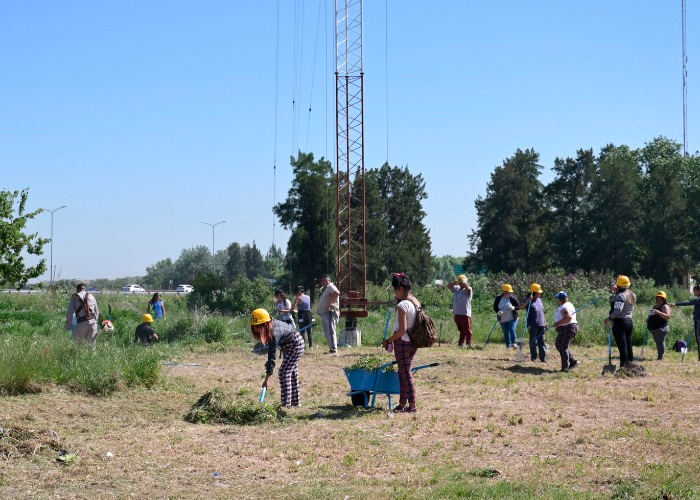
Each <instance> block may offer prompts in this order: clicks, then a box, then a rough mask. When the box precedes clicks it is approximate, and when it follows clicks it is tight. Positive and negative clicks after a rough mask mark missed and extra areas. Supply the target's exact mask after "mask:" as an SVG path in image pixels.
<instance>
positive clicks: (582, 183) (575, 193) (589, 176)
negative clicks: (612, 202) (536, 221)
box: [540, 149, 596, 272]
mask: <svg viewBox="0 0 700 500" xmlns="http://www.w3.org/2000/svg"><path fill="white" fill-rule="evenodd" d="M595 167H596V164H595V155H594V154H593V150H592V149H585V150H584V149H579V150H578V151H577V152H576V158H566V159H561V158H556V159H555V160H554V168H553V170H554V173H555V178H554V180H553V181H552V182H550V183H549V184H548V185H547V186H546V187H545V188H544V197H543V201H544V208H545V213H544V215H543V217H542V219H541V220H542V223H543V224H544V225H545V228H544V229H545V232H546V237H545V241H546V242H547V245H543V251H542V253H541V254H540V255H541V258H544V259H546V263H545V265H544V266H542V267H543V268H554V267H561V268H563V269H565V270H567V271H570V272H573V271H575V270H577V269H583V270H588V269H589V263H587V262H585V261H584V260H583V255H584V252H585V247H586V243H587V240H588V236H589V234H590V231H591V230H590V217H591V210H592V205H591V204H592V191H591V189H592V185H593V178H594V175H595Z"/></svg>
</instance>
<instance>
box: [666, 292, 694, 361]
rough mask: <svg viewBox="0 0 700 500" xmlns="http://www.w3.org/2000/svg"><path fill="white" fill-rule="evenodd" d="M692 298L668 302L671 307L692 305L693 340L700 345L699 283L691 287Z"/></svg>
mask: <svg viewBox="0 0 700 500" xmlns="http://www.w3.org/2000/svg"><path fill="white" fill-rule="evenodd" d="M693 295H695V298H694V299H690V300H689V301H687V302H676V303H675V304H670V306H671V307H678V306H694V309H693V323H694V327H695V341H696V342H697V344H696V345H699V346H700V285H695V286H694V287H693ZM698 361H700V348H699V349H698Z"/></svg>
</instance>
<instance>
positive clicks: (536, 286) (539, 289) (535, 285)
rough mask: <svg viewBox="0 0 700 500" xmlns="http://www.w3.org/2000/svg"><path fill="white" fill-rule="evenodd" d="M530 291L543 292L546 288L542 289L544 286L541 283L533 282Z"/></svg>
mask: <svg viewBox="0 0 700 500" xmlns="http://www.w3.org/2000/svg"><path fill="white" fill-rule="evenodd" d="M530 291H531V292H535V293H543V292H544V290H542V287H541V286H540V285H539V283H533V284H532V285H530Z"/></svg>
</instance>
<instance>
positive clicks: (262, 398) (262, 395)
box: [260, 387, 267, 403]
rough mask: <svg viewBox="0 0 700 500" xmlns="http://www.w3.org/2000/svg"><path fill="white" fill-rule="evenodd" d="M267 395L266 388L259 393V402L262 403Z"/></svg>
mask: <svg viewBox="0 0 700 500" xmlns="http://www.w3.org/2000/svg"><path fill="white" fill-rule="evenodd" d="M266 395H267V387H263V388H262V392H261V393H260V402H261V403H264V402H265V396H266Z"/></svg>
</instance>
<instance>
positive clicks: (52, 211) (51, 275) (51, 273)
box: [41, 205, 66, 286]
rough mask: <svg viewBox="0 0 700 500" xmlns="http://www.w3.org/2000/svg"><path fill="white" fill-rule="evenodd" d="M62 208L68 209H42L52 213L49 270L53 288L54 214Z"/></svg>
mask: <svg viewBox="0 0 700 500" xmlns="http://www.w3.org/2000/svg"><path fill="white" fill-rule="evenodd" d="M62 208H66V205H62V206H60V207H58V208H54V209H53V210H49V209H47V208H42V209H41V210H45V211H47V212H51V260H50V263H51V269H50V270H49V286H53V213H54V212H57V211H59V210H61V209H62Z"/></svg>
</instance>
